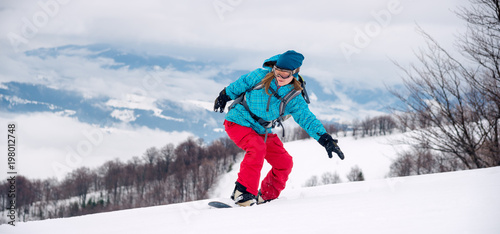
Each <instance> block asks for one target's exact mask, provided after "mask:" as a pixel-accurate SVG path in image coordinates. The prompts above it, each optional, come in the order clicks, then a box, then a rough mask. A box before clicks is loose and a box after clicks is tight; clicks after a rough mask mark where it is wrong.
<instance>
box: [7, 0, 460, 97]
mask: <svg viewBox="0 0 500 234" xmlns="http://www.w3.org/2000/svg"><path fill="white" fill-rule="evenodd" d="M51 1H52V2H55V0H47V1H43V0H42V1H40V2H42V3H47V2H51ZM62 2H67V3H65V4H59V8H58V10H57V11H56V12H55V13H54V14H52V15H53V16H50V14H48V13H46V14H47V15H48V19H47V22H45V24H43V26H40V27H37V28H36V30H37V31H36V33H34V34H35V35H33V37H32V38H29V40H28V41H29V43H27V45H26V47H25V48H39V47H41V46H45V47H55V46H59V45H66V44H94V43H109V44H114V45H120V46H124V47H128V48H133V49H135V50H139V51H146V52H148V53H153V54H162V55H171V56H176V57H184V58H194V59H196V60H204V61H207V60H212V61H214V60H215V61H219V62H224V63H228V64H230V65H231V66H233V67H234V68H236V69H245V70H252V69H254V68H256V67H257V66H260V64H261V61H262V60H263V59H265V58H267V57H269V56H272V55H274V54H277V53H281V52H283V51H285V50H287V49H296V50H298V51H301V52H302V53H304V54H305V55H306V60H307V61H306V62H305V63H304V64H305V65H307V66H311V69H313V70H321V71H322V73H327V74H332V75H331V76H321V77H316V79H318V80H320V81H328V80H330V81H331V80H343V79H349V80H355V81H360V82H364V83H368V84H370V85H376V86H379V87H380V86H383V84H382V81H387V82H389V83H395V82H398V81H399V77H397V76H396V75H395V74H389V75H387V74H386V72H385V70H390V69H392V68H393V65H392V63H391V62H390V61H389V59H388V57H391V58H393V59H396V60H403V61H408V60H409V59H411V58H412V56H411V53H412V48H414V47H416V46H419V45H421V43H422V40H421V39H419V38H418V35H417V34H416V33H415V32H414V31H413V28H414V27H415V23H419V24H420V25H421V26H422V27H423V28H424V29H427V30H429V31H430V33H431V35H435V36H436V37H437V39H438V40H440V41H443V44H451V43H450V42H451V41H453V32H456V31H457V29H460V28H464V26H463V22H461V21H460V19H458V18H457V17H456V16H455V15H454V13H453V12H451V10H453V9H454V8H456V7H457V6H458V5H466V3H467V1H466V0H460V1H454V0H445V1H439V2H436V1H431V0H425V1H418V2H408V1H399V0H390V1H386V0H377V1H364V2H363V3H359V2H348V1H347V2H346V1H344V2H332V1H326V0H313V1H308V2H307V3H306V2H303V1H287V3H286V4H283V3H282V2H279V1H278V2H268V1H225V0H213V1H202V0H197V1H189V2H182V3H180V2H174V1H159V0H150V1H104V2H103V1H76V0H74V1H62ZM216 3H218V4H216ZM2 4H4V5H5V9H6V10H4V12H5V16H2V19H3V20H2V23H1V26H0V29H1V31H0V37H3V38H2V39H5V37H6V35H7V34H8V33H9V32H13V33H17V34H19V35H21V34H22V33H21V31H22V29H23V26H25V22H24V21H23V20H21V19H23V18H25V19H28V20H29V21H34V19H33V16H36V15H37V13H40V12H42V13H41V14H43V12H47V11H46V10H44V8H43V7H41V5H40V4H36V3H35V2H32V3H24V2H23V3H17V2H6V3H5V2H4V3H2ZM221 4H222V5H223V6H224V7H223V9H224V10H220V9H219V10H218V8H217V7H216V6H217V5H219V6H220V5H221ZM391 4H392V5H397V6H398V7H399V8H398V9H400V11H397V12H396V13H391V14H390V15H389V16H388V17H389V19H388V20H386V21H383V22H382V23H384V22H387V25H382V27H381V29H380V32H379V33H378V32H377V31H375V32H377V33H374V34H372V36H370V37H369V40H370V43H367V45H366V47H364V46H363V48H360V49H361V51H360V52H359V53H357V54H354V55H353V57H352V58H351V61H348V60H347V59H346V56H345V55H344V54H343V53H342V51H341V49H340V45H342V43H349V44H354V42H355V36H356V33H357V32H359V31H365V30H366V28H370V26H371V28H372V30H373V29H374V26H373V25H375V23H377V22H380V19H378V18H377V17H376V16H374V15H379V16H378V17H379V18H382V19H383V17H384V15H383V14H381V13H380V12H384V11H385V12H387V11H389V10H390V5H391ZM429 5H432V7H428V6H429ZM221 16H222V17H221ZM32 23H33V22H32ZM375 27H376V26H375ZM382 61H383V62H382ZM374 63H375V65H372V64H374ZM360 67H363V68H365V69H363V70H359V69H358V68H360ZM377 68H378V69H377ZM382 69H383V70H382ZM341 70H345V71H344V72H340V73H339V71H341ZM304 71H305V69H304ZM367 76H371V79H369V80H367V79H366V77H367ZM345 82H347V81H345Z"/></svg>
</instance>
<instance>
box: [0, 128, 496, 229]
mask: <svg viewBox="0 0 500 234" xmlns="http://www.w3.org/2000/svg"><path fill="white" fill-rule="evenodd" d="M400 137H401V134H394V135H391V136H388V137H372V138H360V139H357V140H356V139H354V138H352V137H341V138H339V140H340V143H339V144H340V146H341V148H342V149H343V151H344V153H345V155H346V159H345V160H340V159H338V158H332V159H329V158H328V157H327V155H326V152H325V150H324V148H323V147H321V146H319V144H318V143H317V142H315V141H314V140H301V141H296V142H289V143H285V148H286V149H287V150H288V152H289V153H290V154H291V155H292V156H293V157H294V168H293V171H292V174H291V175H290V179H289V181H288V182H287V188H286V189H285V190H284V191H283V192H282V194H281V196H280V198H279V199H277V200H275V201H272V202H270V203H267V204H265V205H261V206H253V207H248V208H231V209H214V208H210V207H208V205H207V203H208V202H209V201H212V200H219V201H224V202H229V201H230V199H229V198H228V197H229V194H230V192H231V191H232V189H233V188H234V181H235V180H236V175H237V172H238V169H239V166H238V165H235V166H234V167H233V170H232V171H230V172H229V173H227V174H226V175H224V176H223V177H222V178H221V179H220V180H219V183H218V185H217V186H215V188H214V189H213V191H211V197H212V198H211V199H207V200H200V201H194V202H187V203H181V204H172V205H164V206H156V207H149V208H139V209H130V210H122V211H115V212H109V213H101V214H94V215H86V216H80V217H72V218H63V219H52V220H43V221H32V222H26V223H22V222H16V226H15V227H13V226H11V225H0V233H2V234H19V233H23V234H24V233H37V234H44V233H47V234H49V233H50V234H66V233H76V234H78V233H82V234H88V233H93V234H94V233H96V234H97V233H120V234H132V233H134V234H135V233H148V234H153V233H208V234H210V233H238V234H239V233H454V234H455V233H500V222H498V217H500V200H499V199H498V197H499V196H500V186H498V181H499V179H500V167H494V168H487V169H477V170H468V171H459V172H450V173H440V174H432V175H422V176H411V177H400V178H386V175H387V173H388V170H389V165H390V162H391V160H392V159H393V158H394V157H395V155H396V153H395V152H396V149H395V148H394V147H393V146H391V145H389V144H388V143H389V142H391V141H392V140H393V139H397V138H400ZM398 147H399V146H398ZM401 147H404V146H401ZM335 157H336V156H335ZM355 165H358V166H359V167H360V168H361V169H362V170H363V173H364V175H365V179H366V181H363V182H347V179H346V178H345V175H346V174H347V173H348V172H349V171H350V169H351V167H352V166H355ZM267 170H269V165H267V164H266V165H265V167H264V169H263V173H262V174H263V175H265V174H266V173H267ZM324 172H337V173H338V174H339V175H340V176H341V177H342V180H343V181H344V182H345V183H340V184H332V185H322V186H317V187H309V188H307V187H304V183H305V181H306V180H307V179H309V178H310V177H311V176H313V175H317V176H320V175H321V174H323V173H324Z"/></svg>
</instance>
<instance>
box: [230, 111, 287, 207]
mask: <svg viewBox="0 0 500 234" xmlns="http://www.w3.org/2000/svg"><path fill="white" fill-rule="evenodd" d="M224 126H225V129H226V132H227V135H228V136H229V138H231V140H233V141H234V143H235V144H236V145H237V146H238V147H240V148H241V149H243V150H244V151H245V152H246V153H245V157H244V158H243V161H242V162H241V164H240V172H239V173H238V180H237V181H238V182H239V183H240V184H242V185H243V186H245V187H246V188H247V191H248V192H249V193H251V194H253V195H256V196H257V194H258V191H259V181H260V172H261V170H262V166H263V165H264V159H265V160H266V161H267V162H268V163H269V164H271V166H272V169H271V170H270V171H269V173H268V174H267V176H266V177H265V178H264V180H262V184H261V188H260V190H261V194H262V198H263V199H264V200H272V199H276V198H278V196H279V195H280V193H281V191H282V190H283V189H285V185H286V181H287V180H288V175H289V174H290V172H292V167H293V161H292V157H291V156H290V154H288V152H287V151H286V150H285V148H284V147H283V143H282V142H281V140H280V139H279V138H278V136H277V135H276V134H268V136H267V141H266V142H264V138H265V135H261V134H257V132H255V131H254V130H253V129H251V128H249V127H244V126H241V125H238V124H236V123H233V122H230V121H227V120H226V121H225V122H224Z"/></svg>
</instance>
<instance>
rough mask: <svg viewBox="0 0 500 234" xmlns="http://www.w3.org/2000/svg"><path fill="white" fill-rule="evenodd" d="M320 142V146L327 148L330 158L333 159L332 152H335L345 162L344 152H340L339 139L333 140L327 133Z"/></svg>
mask: <svg viewBox="0 0 500 234" xmlns="http://www.w3.org/2000/svg"><path fill="white" fill-rule="evenodd" d="M318 142H319V144H320V145H322V146H323V147H325V149H326V152H327V153H328V157H329V158H332V157H333V155H332V152H335V153H336V154H337V155H338V156H339V158H340V159H342V160H344V153H342V150H340V147H339V146H338V145H337V143H338V142H339V141H338V140H337V139H333V138H332V136H330V134H328V133H325V134H323V135H321V137H320V138H319V140H318Z"/></svg>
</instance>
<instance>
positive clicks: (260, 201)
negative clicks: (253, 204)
mask: <svg viewBox="0 0 500 234" xmlns="http://www.w3.org/2000/svg"><path fill="white" fill-rule="evenodd" d="M272 200H274V199H269V200H265V199H264V198H263V197H262V193H261V192H260V190H259V195H258V196H257V205H260V204H264V203H267V202H270V201H272Z"/></svg>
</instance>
